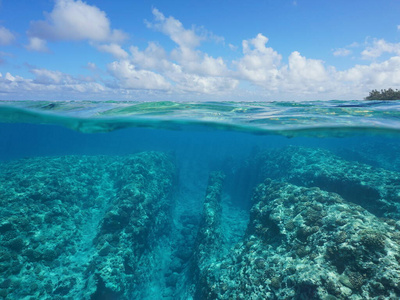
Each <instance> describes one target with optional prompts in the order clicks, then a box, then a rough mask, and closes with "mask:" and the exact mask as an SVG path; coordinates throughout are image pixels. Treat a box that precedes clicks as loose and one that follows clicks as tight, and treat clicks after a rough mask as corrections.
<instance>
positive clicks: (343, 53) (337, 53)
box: [333, 48, 351, 56]
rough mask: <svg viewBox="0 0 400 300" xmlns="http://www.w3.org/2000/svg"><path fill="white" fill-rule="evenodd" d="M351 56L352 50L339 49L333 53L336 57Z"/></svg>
mask: <svg viewBox="0 0 400 300" xmlns="http://www.w3.org/2000/svg"><path fill="white" fill-rule="evenodd" d="M350 54H351V50H349V49H346V48H338V49H336V50H335V51H333V55H334V56H349V55H350Z"/></svg>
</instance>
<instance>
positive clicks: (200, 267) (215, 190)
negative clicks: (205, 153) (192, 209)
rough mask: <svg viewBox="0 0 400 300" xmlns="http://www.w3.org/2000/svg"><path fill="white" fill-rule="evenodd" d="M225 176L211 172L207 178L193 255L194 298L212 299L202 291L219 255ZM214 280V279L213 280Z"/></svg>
mask: <svg viewBox="0 0 400 300" xmlns="http://www.w3.org/2000/svg"><path fill="white" fill-rule="evenodd" d="M224 178H225V175H224V174H223V173H221V172H213V173H211V174H210V176H209V180H208V186H207V192H206V196H205V200H204V208H203V214H202V219H201V222H200V226H199V231H198V233H197V238H196V243H195V248H194V255H193V275H194V282H196V284H195V298H196V299H204V298H210V297H211V298H213V297H215V296H216V295H213V294H209V291H208V290H206V289H203V287H207V285H208V279H209V278H208V277H207V274H206V273H207V269H208V267H209V266H210V265H213V263H214V261H215V260H218V259H219V256H220V254H221V250H222V249H221V244H222V243H221V231H220V230H221V198H222V188H223V181H224ZM214 279H215V278H214Z"/></svg>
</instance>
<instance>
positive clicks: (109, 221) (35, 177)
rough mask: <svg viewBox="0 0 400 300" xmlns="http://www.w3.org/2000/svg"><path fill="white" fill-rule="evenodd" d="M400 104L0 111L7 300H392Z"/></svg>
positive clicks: (12, 105) (0, 257)
mask: <svg viewBox="0 0 400 300" xmlns="http://www.w3.org/2000/svg"><path fill="white" fill-rule="evenodd" d="M399 109H400V105H399V103H398V102H366V101H347V102H343V101H329V102H302V103H299V102H269V103H235V102H223V103H215V102H210V103H174V102H156V103H151V102H150V103H132V102H113V101H109V102H44V101H40V102H36V101H35V102H33V101H26V102H24V101H21V102H2V103H1V106H0V121H1V123H0V136H1V139H0V160H1V170H0V185H1V186H0V199H1V200H0V201H1V206H0V239H1V240H0V274H1V276H0V297H3V298H5V299H369V298H371V299H372V298H376V299H386V298H388V299H389V298H390V297H392V298H393V299H397V298H398V297H400V252H398V251H400V233H399V229H400V221H399V220H400V219H399V217H400V184H398V180H399V178H400V158H399V157H398V155H397V153H398V151H399V149H400V138H399V133H400V122H399ZM215 172H217V173H215ZM266 179H268V180H267V181H265V180H266ZM269 180H273V181H272V182H270V181H269ZM280 184H281V185H280ZM278 186H279V188H278ZM315 187H318V188H319V190H318V192H316V190H315ZM315 193H320V194H318V197H317V196H315ZM335 197H336V198H335ZM282 199H283V200H282ZM321 199H325V200H321ZM332 199H336V200H332ZM337 199H341V200H340V201H339V200H337ZM279 201H281V202H282V201H283V202H282V203H283V204H279V203H281V202H279ZM341 201H342V202H341ZM314 210H315V211H317V212H318V211H319V213H315V214H316V215H317V216H319V217H315V216H314V217H311V216H313V211H314ZM304 211H308V212H309V213H307V214H306V215H302V214H303V213H304ZM310 211H311V212H310ZM278 215H279V217H278ZM271 216H273V217H271ZM307 218H311V219H312V220H313V221H309V219H307ZM313 218H314V219H313ZM343 220H345V221H343ZM341 222H345V223H346V224H341ZM304 232H308V233H304ZM292 233H293V234H292ZM380 234H381V235H380ZM343 253H345V254H343ZM354 261H356V263H350V262H354ZM379 297H381V298H379ZM382 297H383V298H382Z"/></svg>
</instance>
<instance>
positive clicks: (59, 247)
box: [0, 152, 175, 299]
mask: <svg viewBox="0 0 400 300" xmlns="http://www.w3.org/2000/svg"><path fill="white" fill-rule="evenodd" d="M174 174H175V167H174V164H173V163H172V162H171V159H170V157H168V156H167V155H165V154H162V153H156V152H145V153H140V154H136V155H131V156H125V157H111V156H93V157H90V156H65V157H51V158H50V157H48V158H29V159H24V160H19V161H15V162H8V163H3V164H2V166H1V172H0V183H1V187H0V201H1V209H0V220H1V224H0V233H1V235H0V273H1V278H3V282H0V285H1V287H0V292H1V293H2V294H6V295H7V299H25V298H27V299H78V298H79V299H104V297H105V298H107V297H113V296H118V298H119V299H132V297H134V295H135V294H134V293H135V287H136V286H137V285H138V284H140V282H143V281H146V280H148V278H147V277H146V276H148V275H147V274H146V273H143V270H145V269H146V268H145V267H143V266H146V263H147V256H148V253H150V252H151V249H153V247H155V245H154V244H155V243H156V241H158V240H159V239H160V236H162V235H165V234H166V231H167V230H168V226H169V225H170V222H171V220H170V215H169V212H170V206H171V201H170V196H171V192H172V188H173V181H174V176H175V175H174ZM154 236H157V238H154ZM139 265H142V267H141V269H140V270H139V268H138V266H139ZM147 268H148V270H149V273H150V272H151V269H152V268H151V266H149V265H147Z"/></svg>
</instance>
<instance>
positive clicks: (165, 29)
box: [146, 8, 205, 48]
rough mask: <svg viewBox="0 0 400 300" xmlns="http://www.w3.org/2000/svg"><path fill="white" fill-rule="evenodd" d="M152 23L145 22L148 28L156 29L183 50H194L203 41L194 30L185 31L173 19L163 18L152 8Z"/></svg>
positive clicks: (179, 23) (180, 24)
mask: <svg viewBox="0 0 400 300" xmlns="http://www.w3.org/2000/svg"><path fill="white" fill-rule="evenodd" d="M153 15H154V18H155V20H154V22H146V24H147V26H148V27H149V28H153V29H156V30H158V31H160V32H162V33H164V34H166V35H167V36H169V37H170V38H171V40H173V41H174V42H175V43H177V44H178V45H179V46H180V47H183V48H195V47H197V46H198V45H200V42H201V41H202V40H204V39H205V37H204V36H199V35H197V34H196V32H195V30H194V29H185V28H184V27H183V25H182V23H181V22H180V21H179V20H177V19H175V18H174V17H168V18H167V17H165V16H164V15H163V14H162V13H161V12H160V11H159V10H158V9H157V8H153Z"/></svg>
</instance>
